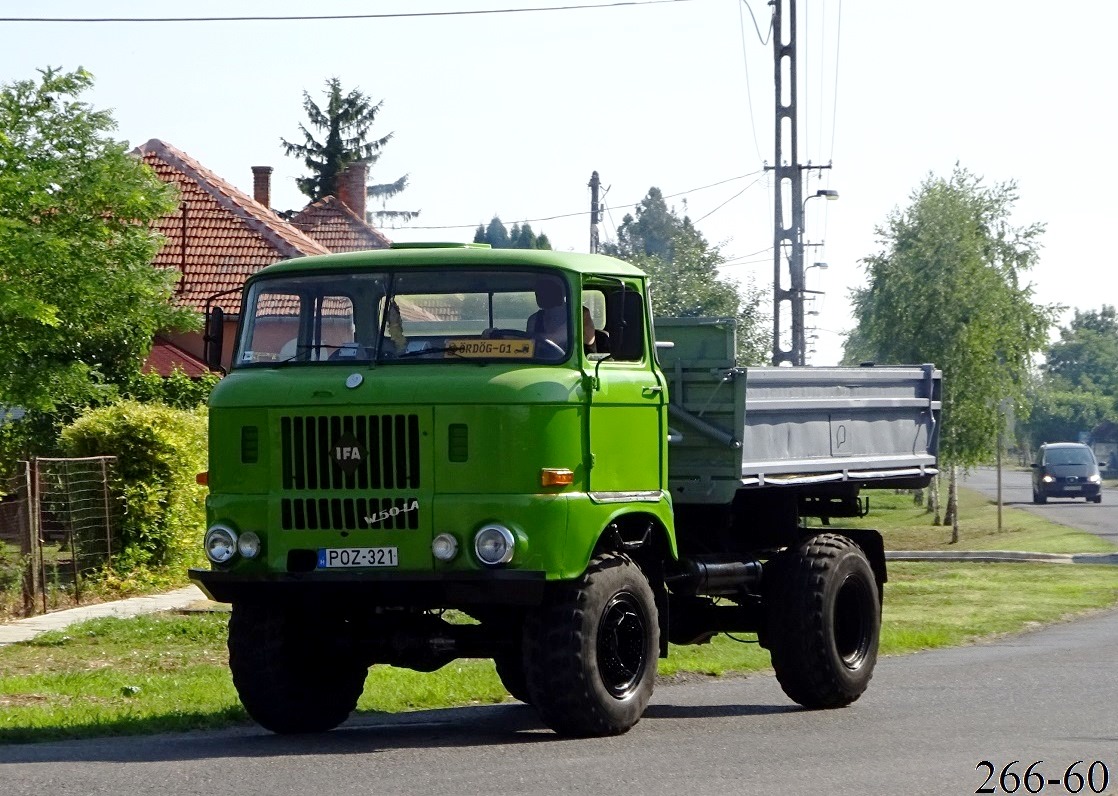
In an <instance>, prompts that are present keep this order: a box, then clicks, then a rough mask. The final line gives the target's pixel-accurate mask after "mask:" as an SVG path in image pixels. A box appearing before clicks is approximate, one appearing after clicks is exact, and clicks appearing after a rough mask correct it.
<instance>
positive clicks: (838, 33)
mask: <svg viewBox="0 0 1118 796" xmlns="http://www.w3.org/2000/svg"><path fill="white" fill-rule="evenodd" d="M835 28H836V29H835V97H834V101H833V102H832V104H831V154H830V155H829V156H828V159H829V160H830V161H831V162H834V159H835V129H836V127H837V124H838V86H839V82H838V76H839V48H840V47H841V46H842V0H839V4H838V21H837V22H836V23H835Z"/></svg>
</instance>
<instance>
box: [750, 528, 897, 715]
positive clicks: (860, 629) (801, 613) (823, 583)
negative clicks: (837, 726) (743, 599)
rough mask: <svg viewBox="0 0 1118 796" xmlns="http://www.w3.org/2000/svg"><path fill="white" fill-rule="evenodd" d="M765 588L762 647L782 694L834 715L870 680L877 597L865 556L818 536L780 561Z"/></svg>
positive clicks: (840, 540)
mask: <svg viewBox="0 0 1118 796" xmlns="http://www.w3.org/2000/svg"><path fill="white" fill-rule="evenodd" d="M772 575H773V579H774V582H773V583H770V584H767V585H766V589H765V592H766V601H767V602H768V606H767V614H768V625H769V626H768V632H767V633H766V642H767V644H768V646H769V648H770V652H771V654H772V664H773V669H774V670H775V672H776V679H777V680H778V681H779V682H780V687H781V688H782V689H784V693H785V694H787V695H788V696H789V697H790V698H791V699H792V700H793V701H795V702H798V703H799V704H801V705H803V706H804V707H806V708H812V709H818V708H837V707H843V706H845V705H849V704H850V703H851V702H853V701H854V700H856V699H857V698H858V697H860V696H861V695H862V693H863V692H864V691H865V690H866V687H867V686H868V685H869V681H870V678H871V677H872V676H873V667H874V664H875V663H876V661H877V646H878V640H879V638H880V634H881V596H880V591H879V589H878V584H877V580H876V579H875V578H874V574H873V569H872V568H871V567H870V563H869V560H868V559H867V558H866V555H865V553H864V552H862V549H861V548H860V547H858V545H856V544H855V543H854V542H852V541H851V540H850V539H848V538H846V537H844V536H839V535H837V534H826V533H825V534H819V535H817V536H814V537H812V538H811V539H809V540H807V541H806V542H804V543H803V544H802V545H801V546H800V547H799V548H798V549H796V550H794V551H789V552H787V553H785V554H783V556H782V557H781V558H779V559H777V561H776V563H775V566H774V567H773V572H772Z"/></svg>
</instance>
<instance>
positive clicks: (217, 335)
mask: <svg viewBox="0 0 1118 796" xmlns="http://www.w3.org/2000/svg"><path fill="white" fill-rule="evenodd" d="M202 342H203V344H204V348H203V352H204V353H203V357H204V359H205V362H206V367H208V368H209V369H210V370H221V352H222V348H223V343H224V342H225V310H223V309H222V308H221V307H211V308H210V311H209V314H207V315H206V331H205V333H204V334H203V336H202Z"/></svg>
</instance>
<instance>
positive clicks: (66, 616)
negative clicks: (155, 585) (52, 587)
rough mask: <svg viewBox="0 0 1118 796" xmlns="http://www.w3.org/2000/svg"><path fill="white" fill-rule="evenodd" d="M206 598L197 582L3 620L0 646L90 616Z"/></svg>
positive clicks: (184, 605)
mask: <svg viewBox="0 0 1118 796" xmlns="http://www.w3.org/2000/svg"><path fill="white" fill-rule="evenodd" d="M207 602H208V600H207V599H206V595H204V594H203V593H202V590H201V589H199V588H198V587H197V586H194V585H190V586H185V587H183V588H181V589H175V590H174V591H170V592H167V593H166V594H156V595H153V596H151V597H129V598H128V599H126V600H116V601H114V602H109V603H97V604H96V605H83V606H80V607H78V608H67V609H66V610H64V611H53V612H51V613H49V614H43V615H42V616H32V617H30V618H28V619H17V620H16V621H14V622H9V623H7V624H0V647H3V646H5V645H7V644H14V643H16V642H18V641H30V640H31V639H33V638H35V637H36V636H38V635H39V634H40V633H46V632H47V631H48V630H61V629H63V628H65V627H69V626H70V625H72V624H76V623H77V622H84V621H86V620H87V619H100V618H101V617H105V616H119V617H122V618H124V617H129V616H139V615H140V614H152V613H156V612H157V611H175V610H179V609H182V608H189V607H191V606H192V605H197V604H200V603H207Z"/></svg>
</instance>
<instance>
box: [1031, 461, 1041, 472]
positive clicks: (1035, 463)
mask: <svg viewBox="0 0 1118 796" xmlns="http://www.w3.org/2000/svg"><path fill="white" fill-rule="evenodd" d="M1029 466H1030V467H1032V468H1033V469H1034V470H1036V469H1037V468H1039V467H1040V464H1039V463H1037V462H1033V463H1032V464H1031V465H1029Z"/></svg>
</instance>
